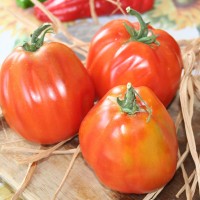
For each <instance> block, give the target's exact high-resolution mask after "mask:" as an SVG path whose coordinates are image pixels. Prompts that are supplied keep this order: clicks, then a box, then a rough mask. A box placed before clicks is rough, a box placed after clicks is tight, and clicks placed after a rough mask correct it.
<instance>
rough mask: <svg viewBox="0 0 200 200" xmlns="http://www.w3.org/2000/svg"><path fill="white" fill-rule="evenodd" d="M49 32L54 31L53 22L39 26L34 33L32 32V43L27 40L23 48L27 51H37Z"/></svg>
mask: <svg viewBox="0 0 200 200" xmlns="http://www.w3.org/2000/svg"><path fill="white" fill-rule="evenodd" d="M47 33H53V28H52V26H51V24H49V23H44V24H43V25H41V26H40V27H39V28H37V29H36V30H35V31H34V32H33V34H31V41H30V43H28V42H25V43H24V44H23V46H22V47H23V48H24V50H26V51H30V52H35V51H37V50H38V49H39V48H40V47H41V46H42V45H43V43H44V38H45V35H46V34H47Z"/></svg>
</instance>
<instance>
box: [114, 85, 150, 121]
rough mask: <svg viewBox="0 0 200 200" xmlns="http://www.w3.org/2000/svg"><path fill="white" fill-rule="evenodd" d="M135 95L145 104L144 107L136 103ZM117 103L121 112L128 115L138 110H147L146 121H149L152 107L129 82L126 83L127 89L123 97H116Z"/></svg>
mask: <svg viewBox="0 0 200 200" xmlns="http://www.w3.org/2000/svg"><path fill="white" fill-rule="evenodd" d="M136 96H137V97H138V98H139V100H140V101H141V102H142V104H143V105H144V106H145V109H142V108H141V106H140V105H139V104H138V102H137V99H136ZM117 103H118V105H119V106H120V108H121V110H122V112H124V113H127V114H128V115H134V114H135V113H138V112H147V113H148V118H147V122H149V120H150V118H151V115H152V109H151V108H150V107H149V106H148V104H147V103H146V102H145V101H144V100H143V98H142V97H141V96H140V95H139V94H138V93H137V91H136V90H135V89H134V88H133V86H132V84H131V83H128V84H127V91H126V94H125V97H124V99H123V100H120V99H119V97H117Z"/></svg>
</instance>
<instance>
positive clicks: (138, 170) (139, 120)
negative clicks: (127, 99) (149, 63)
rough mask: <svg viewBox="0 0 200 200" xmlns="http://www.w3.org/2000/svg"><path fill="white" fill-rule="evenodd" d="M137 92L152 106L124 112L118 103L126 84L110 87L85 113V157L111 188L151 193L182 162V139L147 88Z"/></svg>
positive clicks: (82, 129)
mask: <svg viewBox="0 0 200 200" xmlns="http://www.w3.org/2000/svg"><path fill="white" fill-rule="evenodd" d="M136 90H137V92H138V93H139V94H140V96H141V97H142V98H143V99H144V100H145V101H146V103H147V104H148V105H149V107H151V109H152V116H151V119H150V121H149V122H147V118H148V113H146V112H138V113H136V114H134V115H128V114H125V113H123V112H122V111H121V110H120V108H119V106H118V104H117V103H116V102H115V99H116V97H118V96H119V97H120V98H123V97H124V94H125V92H126V86H124V85H121V86H117V87H115V88H113V89H111V90H110V91H109V92H108V93H107V94H106V95H105V96H104V97H103V98H102V99H101V100H100V101H99V102H98V103H97V104H96V105H95V106H94V107H93V108H92V109H91V110H90V111H89V113H88V114H87V115H86V117H85V118H84V120H83V121H82V123H81V126H80V129H79V141H80V147H81V151H82V154H83V157H84V159H85V160H86V162H87V163H88V165H89V166H90V167H91V168H92V169H93V170H94V172H95V173H96V175H97V177H98V178H99V180H100V181H101V182H102V183H103V184H104V185H105V186H107V187H108V188H111V189H113V190H116V191H119V192H123V193H137V194H142V193H148V192H152V191H154V190H156V189H158V188H161V187H162V186H164V185H165V184H167V183H168V182H169V181H170V180H171V179H172V177H173V175H174V173H175V170H176V164H177V150H178V144H177V138H176V130H175V126H174V122H173V121H172V119H171V117H170V116H169V114H168V112H167V110H166V109H165V107H164V106H163V104H162V103H161V102H160V100H159V99H158V98H157V97H156V95H155V94H154V93H153V92H152V91H151V90H150V89H149V88H147V87H138V88H137V89H136Z"/></svg>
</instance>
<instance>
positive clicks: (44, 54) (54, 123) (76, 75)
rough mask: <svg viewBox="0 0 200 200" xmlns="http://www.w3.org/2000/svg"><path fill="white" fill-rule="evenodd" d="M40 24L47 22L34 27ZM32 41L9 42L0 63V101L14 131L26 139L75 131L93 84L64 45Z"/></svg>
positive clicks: (54, 138) (51, 138)
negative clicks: (12, 46)
mask: <svg viewBox="0 0 200 200" xmlns="http://www.w3.org/2000/svg"><path fill="white" fill-rule="evenodd" d="M45 27H46V29H45V30H46V32H48V28H49V25H44V26H42V28H41V27H40V28H39V29H38V30H39V32H40V31H42V30H43V29H44V28H45ZM41 29H42V30H41ZM38 30H37V31H36V33H35V34H34V35H33V36H32V39H33V40H34V37H35V36H37V34H38ZM43 31H44V30H43ZM42 37H43V36H42ZM35 41H36V42H37V41H38V43H37V45H36V46H34V43H33V44H31V45H29V44H25V45H24V46H23V47H17V48H15V49H14V50H13V52H12V53H11V54H10V55H9V56H8V57H7V58H6V59H5V61H4V63H3V64H2V68H1V71H0V106H1V107H2V111H3V115H4V117H5V119H6V121H7V122H8V124H9V125H10V127H11V128H12V129H14V130H15V131H16V132H17V133H19V134H20V135H22V136H23V137H24V138H26V139H27V140H29V141H33V142H37V143H41V144H53V143H57V142H59V141H62V140H65V139H68V138H70V137H72V136H74V135H75V134H77V131H78V129H79V126H80V123H81V121H82V119H83V117H84V116H85V115H86V113H87V112H88V111H89V110H90V108H91V107H92V106H93V102H94V97H95V92H94V86H93V84H92V81H91V79H90V77H89V75H88V73H87V70H86V69H85V68H84V66H83V64H82V63H81V61H80V60H79V59H78V57H77V56H76V55H75V53H74V52H73V51H72V50H71V49H70V48H69V47H67V46H66V45H64V44H61V43H58V42H44V43H43V44H40V43H41V40H40V39H38V38H35ZM38 46H40V47H39V48H38ZM32 50H33V51H32Z"/></svg>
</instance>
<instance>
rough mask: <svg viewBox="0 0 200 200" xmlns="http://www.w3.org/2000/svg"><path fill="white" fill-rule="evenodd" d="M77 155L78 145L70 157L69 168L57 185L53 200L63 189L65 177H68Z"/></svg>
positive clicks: (78, 151)
mask: <svg viewBox="0 0 200 200" xmlns="http://www.w3.org/2000/svg"><path fill="white" fill-rule="evenodd" d="M79 153H80V146H79V145H78V147H77V148H76V151H75V152H74V154H73V157H72V159H71V161H70V163H69V166H68V168H67V170H66V172H65V175H64V177H63V180H62V181H61V184H60V185H59V187H58V189H57V191H56V192H55V194H54V197H53V200H55V199H56V197H57V196H58V193H59V191H60V190H61V189H62V187H63V185H64V183H65V181H66V179H67V176H68V175H69V173H70V170H71V169H72V166H73V164H74V162H75V160H76V158H77V156H78V154H79Z"/></svg>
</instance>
